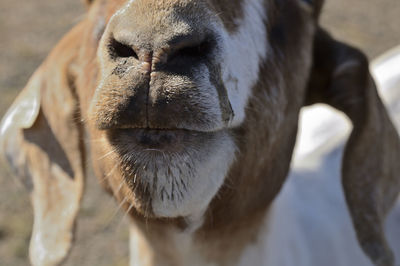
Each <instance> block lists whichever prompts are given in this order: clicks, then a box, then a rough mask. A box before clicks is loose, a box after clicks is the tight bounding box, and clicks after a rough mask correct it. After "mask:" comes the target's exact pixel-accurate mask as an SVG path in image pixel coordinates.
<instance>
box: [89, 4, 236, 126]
mask: <svg viewBox="0 0 400 266" xmlns="http://www.w3.org/2000/svg"><path fill="white" fill-rule="evenodd" d="M134 11H135V10H133V11H132V12H134ZM126 12H128V13H121V14H120V15H119V16H117V17H115V18H114V19H112V20H111V22H110V24H109V25H108V27H107V29H106V32H105V33H104V35H103V37H102V40H101V43H100V47H99V53H98V56H99V57H100V58H99V59H100V60H99V61H100V62H101V64H102V77H101V82H100V83H99V86H98V88H97V89H96V92H95V96H94V99H93V102H92V117H93V118H94V121H95V124H96V126H97V128H98V129H102V130H107V129H118V128H146V129H185V130H194V131H215V130H219V129H221V128H223V127H224V123H225V122H226V121H227V119H226V117H229V116H230V113H229V112H231V109H230V108H227V107H230V104H227V103H228V102H229V100H228V98H227V93H226V91H225V90H226V89H225V87H224V84H223V83H222V78H221V69H220V67H221V66H220V63H221V62H220V60H219V58H220V54H221V48H220V45H219V41H218V40H220V39H221V37H220V36H218V34H217V33H216V32H218V31H216V30H215V29H213V28H212V25H213V24H211V23H209V21H195V22H193V21H191V24H189V23H188V22H187V21H185V20H183V19H182V20H181V19H179V17H180V16H179V13H177V11H176V10H172V11H170V12H171V14H172V13H173V14H172V15H171V14H169V13H168V12H167V11H166V12H167V13H168V14H166V16H165V17H163V18H161V21H154V20H152V21H146V20H148V19H149V18H151V14H147V15H146V14H143V13H141V14H136V15H135V14H130V13H129V11H126ZM143 12H150V11H147V10H146V11H143ZM179 12H181V11H179ZM142 20H144V21H146V22H145V23H144V21H142Z"/></svg>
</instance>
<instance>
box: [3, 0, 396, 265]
mask: <svg viewBox="0 0 400 266" xmlns="http://www.w3.org/2000/svg"><path fill="white" fill-rule="evenodd" d="M326 2H327V3H326V5H325V9H324V13H323V16H322V24H323V25H324V26H325V27H327V28H328V29H329V30H330V31H331V32H332V33H333V34H334V36H336V37H337V38H339V39H341V40H345V41H347V42H349V43H351V44H353V45H355V46H357V47H359V48H361V49H362V50H364V51H365V52H366V53H367V54H368V56H369V58H374V57H376V56H377V55H379V54H381V53H382V52H384V51H386V50H387V49H390V48H391V47H393V46H396V45H399V44H400V15H399V14H400V1H399V0H380V1H376V0H363V1H362V0H327V1H326ZM84 13H85V8H84V6H83V5H82V4H81V3H80V1H79V0H57V1H54V0H35V1H14V0H0V48H1V50H0V51H1V52H0V93H1V94H0V96H1V97H0V115H1V116H2V115H3V114H4V112H5V111H6V109H7V107H8V106H9V105H10V104H11V101H12V100H13V99H14V98H15V96H16V94H17V93H18V91H19V90H20V89H21V88H22V87H23V86H24V85H25V83H26V82H27V80H28V78H29V76H30V75H31V74H32V73H33V71H34V70H35V68H36V67H37V66H38V65H39V64H40V62H41V61H42V60H43V59H44V58H45V56H46V54H47V53H48V52H49V51H50V49H51V48H52V47H53V46H54V45H55V44H56V42H57V41H58V40H59V39H60V38H61V36H62V35H63V34H64V33H66V32H67V31H68V29H70V28H71V27H72V26H73V25H74V24H76V22H78V21H79V20H80V19H81V18H82V17H83V16H84ZM399 67H400V66H399ZM0 167H1V168H0V265H9V266H17V265H28V264H29V263H28V258H27V254H28V243H29V235H30V232H31V226H32V210H31V206H30V202H29V197H28V194H27V193H26V191H25V190H24V188H22V187H21V186H20V185H19V184H18V183H17V182H15V181H14V179H13V178H12V177H10V176H9V175H7V174H6V172H5V171H4V167H3V166H0ZM117 207H118V206H117V204H116V203H115V202H114V201H113V200H112V199H111V198H110V197H109V196H108V195H106V194H105V193H104V192H103V191H101V189H100V187H99V185H98V184H97V183H96V180H95V179H94V177H93V176H89V178H88V181H87V191H86V193H85V197H84V200H83V206H82V209H81V212H80V216H79V221H78V231H77V240H76V241H77V242H76V244H75V246H74V248H73V250H72V253H71V256H70V258H69V259H68V261H67V262H66V263H65V265H78V266H80V265H98V266H103V265H104V266H106V265H112V266H118V265H128V230H127V226H126V224H127V222H126V220H127V219H126V217H125V218H124V217H123V214H122V213H121V211H120V212H117V213H116V210H117Z"/></svg>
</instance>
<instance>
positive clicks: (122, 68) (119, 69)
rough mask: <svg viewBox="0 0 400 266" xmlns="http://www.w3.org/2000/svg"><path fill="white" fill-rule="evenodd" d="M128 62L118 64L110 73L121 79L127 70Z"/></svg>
mask: <svg viewBox="0 0 400 266" xmlns="http://www.w3.org/2000/svg"><path fill="white" fill-rule="evenodd" d="M128 66H129V64H128V60H124V61H123V62H122V63H120V64H118V65H117V66H116V67H115V68H114V69H113V71H112V73H111V74H113V75H117V76H118V77H119V78H122V77H123V76H124V74H125V73H126V70H127V69H128Z"/></svg>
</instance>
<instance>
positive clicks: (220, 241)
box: [130, 213, 266, 266]
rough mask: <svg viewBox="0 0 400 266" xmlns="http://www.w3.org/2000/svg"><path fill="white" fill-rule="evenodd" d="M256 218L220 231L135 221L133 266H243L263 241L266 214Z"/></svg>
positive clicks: (132, 245)
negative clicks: (251, 248) (252, 249)
mask: <svg viewBox="0 0 400 266" xmlns="http://www.w3.org/2000/svg"><path fill="white" fill-rule="evenodd" d="M256 216H257V217H252V218H253V219H248V218H247V217H245V218H244V219H243V221H241V223H236V224H235V228H231V227H230V226H227V228H226V230H222V231H219V232H215V231H211V230H208V231H205V230H202V229H200V230H194V231H193V230H192V228H191V226H190V225H188V227H184V228H181V227H179V226H178V225H177V224H171V223H168V222H165V223H164V222H162V223H159V222H154V221H147V222H146V221H137V220H135V221H134V222H132V223H131V224H130V258H131V261H130V265H131V266H160V265H163V266H169V265H171V266H172V265H174V266H184V265H193V266H200V265H205V266H208V265H242V263H240V261H242V260H243V257H246V250H247V248H248V247H249V246H250V245H254V243H255V242H258V240H259V239H260V238H261V239H263V237H261V236H262V235H263V232H262V231H263V228H265V221H266V219H265V217H266V215H265V213H264V214H258V215H256ZM243 265H245V264H243Z"/></svg>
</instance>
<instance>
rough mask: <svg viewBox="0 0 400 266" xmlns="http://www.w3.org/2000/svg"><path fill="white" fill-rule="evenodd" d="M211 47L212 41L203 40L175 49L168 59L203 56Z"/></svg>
mask: <svg viewBox="0 0 400 266" xmlns="http://www.w3.org/2000/svg"><path fill="white" fill-rule="evenodd" d="M211 48H212V42H211V41H210V40H204V41H203V42H201V43H199V44H196V45H189V46H184V47H181V48H179V49H177V50H175V51H174V52H173V53H172V54H171V56H170V60H172V59H174V58H199V59H200V58H205V57H207V56H208V54H209V53H210V51H211Z"/></svg>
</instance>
